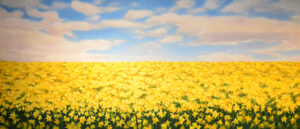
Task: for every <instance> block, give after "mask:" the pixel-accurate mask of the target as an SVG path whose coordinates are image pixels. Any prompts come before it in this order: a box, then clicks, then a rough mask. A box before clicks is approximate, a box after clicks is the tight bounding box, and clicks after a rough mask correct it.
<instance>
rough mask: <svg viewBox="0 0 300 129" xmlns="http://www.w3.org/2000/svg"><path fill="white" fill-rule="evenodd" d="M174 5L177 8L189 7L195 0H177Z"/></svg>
mask: <svg viewBox="0 0 300 129" xmlns="http://www.w3.org/2000/svg"><path fill="white" fill-rule="evenodd" d="M176 5H177V6H178V7H179V8H191V7H193V6H194V5H195V1H193V0H179V1H177V2H176Z"/></svg>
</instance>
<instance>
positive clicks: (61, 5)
mask: <svg viewBox="0 0 300 129" xmlns="http://www.w3.org/2000/svg"><path fill="white" fill-rule="evenodd" d="M68 6H69V5H68V4H66V3H63V2H54V3H53V4H52V6H51V8H52V9H55V10H57V9H63V8H67V7H68Z"/></svg>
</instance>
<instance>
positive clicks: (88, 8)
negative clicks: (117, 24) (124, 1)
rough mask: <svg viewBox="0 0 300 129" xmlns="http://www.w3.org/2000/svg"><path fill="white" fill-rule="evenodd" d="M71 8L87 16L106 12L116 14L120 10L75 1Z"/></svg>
mask: <svg viewBox="0 0 300 129" xmlns="http://www.w3.org/2000/svg"><path fill="white" fill-rule="evenodd" d="M71 7H72V8H73V9H75V10H76V11H78V12H81V13H83V14H85V15H95V14H99V13H104V12H114V11H117V10H119V8H117V7H113V6H111V7H98V6H94V5H92V4H90V3H85V2H79V1H73V2H72V3H71Z"/></svg>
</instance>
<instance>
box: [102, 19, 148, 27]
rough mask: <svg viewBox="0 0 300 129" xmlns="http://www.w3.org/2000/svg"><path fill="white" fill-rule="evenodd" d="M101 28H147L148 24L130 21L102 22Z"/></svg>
mask: <svg viewBox="0 0 300 129" xmlns="http://www.w3.org/2000/svg"><path fill="white" fill-rule="evenodd" d="M98 27H99V28H106V27H113V28H140V29H141V28H147V27H149V26H148V25H146V24H143V23H139V22H134V21H129V20H102V21H101V22H100V23H99V24H98Z"/></svg>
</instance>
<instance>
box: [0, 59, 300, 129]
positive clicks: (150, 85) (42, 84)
mask: <svg viewBox="0 0 300 129" xmlns="http://www.w3.org/2000/svg"><path fill="white" fill-rule="evenodd" d="M299 118H300V62H218V63H217V62H51V63H50V62H6V61H2V62H0V128H47V129H48V128H50V129H52V128H54V129H56V128H70V129H73V128H90V129H93V128H116V129H121V128H131V129H132V128H133V129H136V128H137V129H141V128H143V129H147V128H148V129H160V128H162V129H167V128H169V129H173V128H174V129H177V128H178V129H179V128H180V129H185V128H197V129H199V128H201V129H203V128H204V129H214V128H218V129H227V128H228V129H248V128H255V129H256V128H265V129H266V128H268V129H275V128H276V129H284V128H291V129H297V128H300V119H299Z"/></svg>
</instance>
